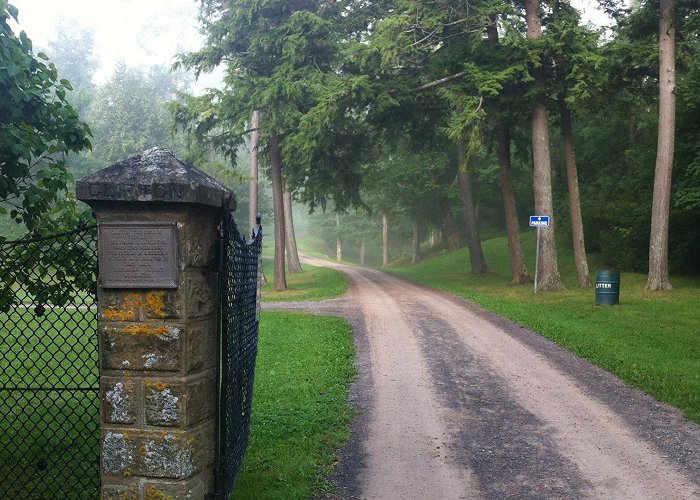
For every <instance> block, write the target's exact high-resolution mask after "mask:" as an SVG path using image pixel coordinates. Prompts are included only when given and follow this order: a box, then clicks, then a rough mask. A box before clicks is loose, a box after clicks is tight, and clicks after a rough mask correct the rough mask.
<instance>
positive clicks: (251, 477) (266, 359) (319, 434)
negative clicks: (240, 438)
mask: <svg viewBox="0 0 700 500" xmlns="http://www.w3.org/2000/svg"><path fill="white" fill-rule="evenodd" d="M354 355H355V353H354V345H353V340H352V330H351V327H350V325H349V324H348V323H347V322H346V321H345V320H343V319H340V318H333V317H322V316H314V315H310V314H302V313H282V312H263V313H262V315H261V320H260V340H259V351H258V359H257V367H256V372H255V387H254V396H253V416H252V422H251V436H250V445H249V447H248V451H247V453H246V456H245V459H244V461H243V465H242V467H241V472H240V475H239V477H238V480H237V481H236V488H235V489H234V494H233V496H232V498H245V499H268V498H269V499H277V498H289V499H295V498H310V497H312V496H314V495H318V494H320V493H323V492H326V491H328V490H329V488H330V485H329V483H327V482H326V481H325V479H324V477H325V476H327V475H328V474H329V473H330V471H331V470H332V468H333V465H334V463H335V461H336V459H337V458H336V455H335V452H336V450H338V449H339V448H340V447H341V446H342V445H343V443H344V442H345V441H346V440H347V439H348V437H349V435H350V431H349V425H350V421H351V419H352V410H351V409H350V407H349V406H348V403H347V401H348V391H349V384H350V381H351V379H352V377H353V376H354V373H355V371H354V368H353V360H354Z"/></svg>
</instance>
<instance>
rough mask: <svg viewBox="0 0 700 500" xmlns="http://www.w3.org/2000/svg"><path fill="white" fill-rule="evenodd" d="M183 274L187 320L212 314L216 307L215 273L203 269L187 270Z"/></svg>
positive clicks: (216, 288) (216, 286) (216, 284)
mask: <svg viewBox="0 0 700 500" xmlns="http://www.w3.org/2000/svg"><path fill="white" fill-rule="evenodd" d="M184 274H185V278H184V288H185V289H184V293H185V297H186V298H187V299H186V300H187V311H186V315H187V318H199V317H202V316H208V315H210V314H214V313H215V312H216V309H217V305H218V293H217V292H218V283H217V280H216V273H215V272H213V271H207V270H204V269H188V270H187V271H185V273H184Z"/></svg>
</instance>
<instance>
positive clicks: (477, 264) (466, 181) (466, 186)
mask: <svg viewBox="0 0 700 500" xmlns="http://www.w3.org/2000/svg"><path fill="white" fill-rule="evenodd" d="M457 163H458V171H457V178H458V179H459V190H460V192H461V193H462V212H463V216H464V232H465V234H466V236H467V247H468V248H469V263H470V265H471V272H472V274H486V273H487V272H488V269H487V267H486V259H484V252H483V251H482V249H481V238H480V237H479V223H478V222H477V219H476V212H475V210H474V200H473V199H472V175H471V172H468V171H467V165H466V160H465V150H464V143H463V142H461V141H460V142H459V143H458V144H457Z"/></svg>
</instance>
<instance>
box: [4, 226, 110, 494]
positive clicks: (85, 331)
mask: <svg viewBox="0 0 700 500" xmlns="http://www.w3.org/2000/svg"><path fill="white" fill-rule="evenodd" d="M96 232H97V231H96V227H95V226H90V227H81V228H79V229H77V230H75V231H71V232H67V233H64V234H60V235H56V236H51V237H48V238H34V239H30V240H22V241H14V242H6V243H1V244H0V368H1V369H0V497H2V498H8V499H9V498H12V499H49V498H50V499H61V498H97V497H99V489H100V476H99V394H98V392H99V373H98V355H97V332H96V328H97V318H96V308H95V288H96V267H97V265H96V263H97V251H96V246H97V245H96V241H97V238H96Z"/></svg>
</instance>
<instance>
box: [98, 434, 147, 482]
mask: <svg viewBox="0 0 700 500" xmlns="http://www.w3.org/2000/svg"><path fill="white" fill-rule="evenodd" d="M137 445H138V443H137V442H136V441H135V440H134V436H133V434H132V433H129V432H128V431H125V430H122V429H119V430H117V429H115V430H107V429H105V430H103V435H102V470H103V472H105V473H106V474H112V475H115V476H120V475H121V476H131V475H132V474H133V472H134V471H135V470H136V469H137V461H136V460H137V458H138V452H137V449H138V446H137Z"/></svg>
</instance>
